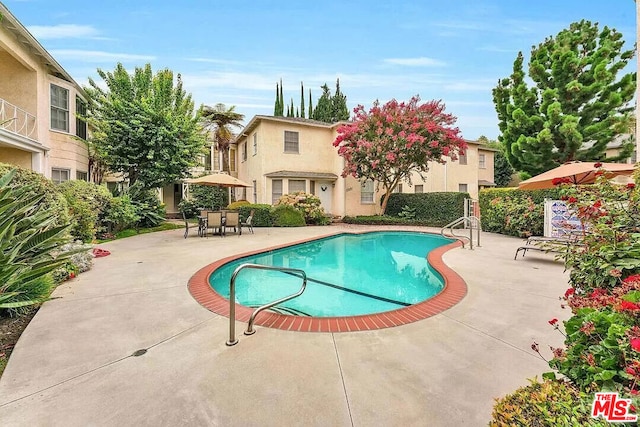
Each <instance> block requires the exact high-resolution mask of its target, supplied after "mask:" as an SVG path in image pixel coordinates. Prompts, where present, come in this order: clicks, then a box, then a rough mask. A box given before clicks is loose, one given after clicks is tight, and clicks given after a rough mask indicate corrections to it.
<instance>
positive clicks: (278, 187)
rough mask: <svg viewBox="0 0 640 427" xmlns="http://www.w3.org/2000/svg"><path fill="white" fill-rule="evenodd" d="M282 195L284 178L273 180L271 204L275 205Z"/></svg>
mask: <svg viewBox="0 0 640 427" xmlns="http://www.w3.org/2000/svg"><path fill="white" fill-rule="evenodd" d="M280 197H282V180H281V179H274V180H272V181H271V204H272V205H275V204H276V202H277V201H278V200H280Z"/></svg>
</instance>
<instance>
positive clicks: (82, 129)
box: [76, 96, 87, 139]
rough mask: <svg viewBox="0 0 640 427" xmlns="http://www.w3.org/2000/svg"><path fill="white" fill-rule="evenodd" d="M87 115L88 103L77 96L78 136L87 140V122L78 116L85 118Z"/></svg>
mask: <svg viewBox="0 0 640 427" xmlns="http://www.w3.org/2000/svg"><path fill="white" fill-rule="evenodd" d="M86 114H87V103H86V102H84V101H83V100H82V99H80V97H79V96H76V136H77V137H80V138H82V139H87V122H85V121H84V120H82V119H81V118H80V117H78V115H81V116H85V115H86Z"/></svg>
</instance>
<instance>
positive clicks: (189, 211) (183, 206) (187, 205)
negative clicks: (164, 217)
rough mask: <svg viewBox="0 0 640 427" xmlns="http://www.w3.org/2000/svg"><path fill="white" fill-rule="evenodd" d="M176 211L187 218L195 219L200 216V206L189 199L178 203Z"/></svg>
mask: <svg viewBox="0 0 640 427" xmlns="http://www.w3.org/2000/svg"><path fill="white" fill-rule="evenodd" d="M178 210H179V211H180V212H181V213H184V214H185V216H186V217H187V218H195V217H197V216H198V215H200V206H199V205H198V204H197V203H196V202H194V201H193V200H190V199H182V200H181V201H180V203H178Z"/></svg>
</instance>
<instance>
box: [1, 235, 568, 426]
mask: <svg viewBox="0 0 640 427" xmlns="http://www.w3.org/2000/svg"><path fill="white" fill-rule="evenodd" d="M363 229H374V230H380V229H394V230H397V229H411V228H406V227H358V226H349V225H334V226H331V227H304V228H278V229H270V228H256V229H255V234H253V235H252V234H243V235H242V236H235V235H228V236H227V237H226V238H221V237H209V238H199V237H197V236H190V237H189V238H188V239H183V238H182V235H183V230H170V231H165V232H159V233H153V234H145V235H141V236H136V237H132V238H128V239H122V240H118V241H114V242H110V243H108V244H103V245H100V246H99V247H101V248H103V249H108V250H110V251H111V255H110V256H107V257H104V258H98V259H96V260H95V262H94V267H93V269H92V270H91V271H89V272H86V273H83V274H81V275H80V276H79V277H77V278H76V279H74V280H72V281H69V282H66V283H64V284H62V285H60V286H59V287H58V288H57V289H56V291H55V292H54V294H53V299H52V300H50V301H48V302H47V303H45V304H44V305H43V306H42V308H41V309H40V311H39V312H38V314H37V315H36V316H35V317H34V319H33V320H32V322H31V323H30V325H29V326H28V327H27V329H26V330H25V332H24V333H23V335H22V337H21V338H20V341H19V342H18V344H17V346H16V348H15V350H14V352H13V354H12V356H11V359H10V361H9V364H8V366H7V369H6V370H5V372H4V375H3V376H2V378H1V379H0V425H8V426H9V425H11V426H13V425H28V426H33V425H47V426H49V425H53V426H56V425H60V426H86V425H96V426H102V425H154V426H156V425H166V426H174V425H221V426H235V425H238V426H240V425H242V426H246V425H251V426H254V425H255V426H258V425H259V426H268V425H279V426H282V425H286V426H289V425H305V426H309V425H317V426H328V425H331V426H351V425H352V426H387V425H388V426H393V425H429V426H451V425H465V426H475V425H478V426H480V425H486V424H487V423H488V421H489V420H490V416H491V409H492V406H493V400H494V398H496V397H499V396H503V395H505V394H506V393H510V392H513V391H514V390H515V389H516V388H517V387H519V386H523V385H526V384H527V383H528V382H527V378H533V377H534V376H538V377H540V375H541V374H542V373H543V372H546V371H549V370H550V369H549V368H548V366H547V364H546V363H545V362H544V361H542V360H541V359H540V358H539V357H538V355H537V354H535V353H534V352H533V351H532V350H531V348H530V345H531V343H532V342H533V341H534V340H535V341H536V342H538V343H540V347H541V349H542V351H543V352H544V351H545V350H547V349H548V345H551V346H554V347H555V346H559V345H561V343H562V342H563V337H562V336H561V334H560V333H558V331H555V330H553V328H552V327H551V326H550V325H549V324H548V323H547V322H548V320H549V319H551V318H554V317H557V318H560V319H565V318H568V317H569V315H570V313H569V312H568V310H562V309H561V308H560V302H559V301H558V297H559V296H560V295H562V294H563V293H564V291H565V289H566V288H567V279H568V276H567V274H566V273H564V272H563V265H562V263H560V262H557V261H554V260H553V255H550V254H544V253H531V254H527V256H526V257H525V258H524V259H521V258H518V260H517V261H514V260H513V254H514V252H515V250H516V248H517V247H518V246H520V245H521V244H522V240H521V239H516V238H510V237H505V236H500V235H495V234H491V233H483V235H482V242H481V243H482V246H481V247H479V248H475V249H474V250H473V251H470V250H468V249H462V248H455V249H452V250H450V251H448V252H447V253H445V254H444V256H443V260H444V262H445V263H446V264H447V265H448V266H449V267H451V268H452V269H453V270H455V271H456V272H457V273H458V274H459V275H460V276H462V278H463V279H464V280H465V282H466V284H467V287H468V290H467V295H466V296H465V297H464V298H463V299H462V300H461V301H460V302H459V303H458V304H457V305H455V306H453V307H452V308H450V309H448V310H446V311H443V312H442V313H439V314H437V315H435V316H432V317H429V318H427V319H424V320H420V321H417V322H414V323H410V324H407V325H403V326H398V327H392V328H387V329H380V330H374V331H360V332H346V333H323V332H315V333H309V332H307V333H305V332H292V331H282V330H277V329H270V328H265V327H258V328H257V329H258V331H257V333H256V334H255V335H252V336H244V335H242V334H241V332H242V331H243V330H244V328H245V327H246V324H244V323H241V322H238V323H237V325H236V330H237V331H238V332H239V340H240V342H239V343H238V344H237V345H235V346H233V347H227V346H226V345H225V342H226V340H227V339H228V329H229V321H228V318H227V317H223V316H220V315H218V314H215V313H212V312H210V311H208V310H207V309H205V308H203V307H202V306H200V305H199V304H198V303H197V302H196V301H195V300H194V299H193V297H192V296H191V295H190V294H189V291H188V290H187V282H188V281H189V279H190V277H191V276H192V275H193V274H194V273H195V272H196V271H197V270H199V269H200V268H202V267H203V266H205V265H207V264H210V263H212V262H214V261H216V260H218V259H222V258H225V257H227V256H229V255H231V254H235V253H243V252H248V251H252V250H257V249H260V248H266V247H271V246H276V245H281V244H285V243H287V242H292V241H298V240H301V239H305V238H310V237H316V236H322V235H326V234H330V233H331V234H333V233H335V232H336V231H340V230H344V231H351V230H358V231H360V230H363ZM417 230H420V231H425V228H422V227H421V228H417ZM430 230H431V231H435V229H430ZM143 349H144V350H146V352H145V353H144V354H142V355H140V356H134V353H135V352H137V351H138V350H143ZM547 353H549V354H550V351H547Z"/></svg>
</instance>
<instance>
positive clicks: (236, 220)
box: [224, 212, 242, 235]
mask: <svg viewBox="0 0 640 427" xmlns="http://www.w3.org/2000/svg"><path fill="white" fill-rule="evenodd" d="M226 219H227V220H226V221H225V223H224V233H225V234H227V228H231V227H233V232H234V233H238V235H240V234H242V227H241V226H240V214H239V213H238V212H227V215H226Z"/></svg>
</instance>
